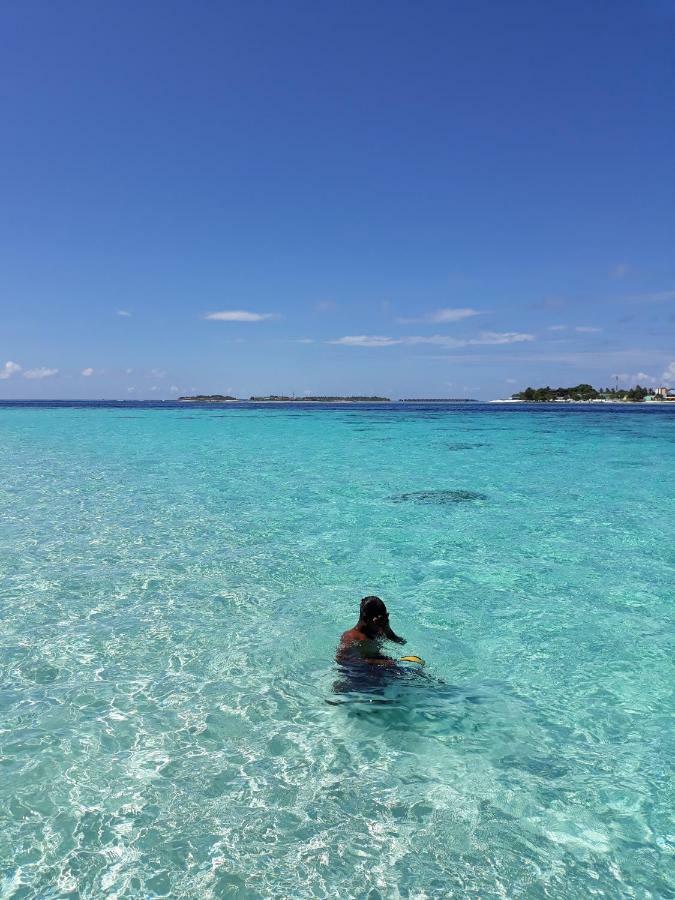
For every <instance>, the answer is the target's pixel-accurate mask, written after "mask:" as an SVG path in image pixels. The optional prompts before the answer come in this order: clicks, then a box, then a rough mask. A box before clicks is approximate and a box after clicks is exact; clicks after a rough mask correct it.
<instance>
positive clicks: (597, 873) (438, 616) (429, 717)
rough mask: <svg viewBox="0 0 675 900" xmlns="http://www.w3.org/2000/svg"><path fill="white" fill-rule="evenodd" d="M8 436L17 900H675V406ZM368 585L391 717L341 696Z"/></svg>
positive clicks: (11, 850) (266, 411)
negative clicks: (448, 496)
mask: <svg viewBox="0 0 675 900" xmlns="http://www.w3.org/2000/svg"><path fill="white" fill-rule="evenodd" d="M0 429H1V434H2V441H1V442H0V464H1V467H2V472H3V479H2V482H1V483H0V504H1V506H2V520H1V521H2V524H1V526H0V576H1V578H0V606H1V612H2V622H3V628H2V633H1V637H0V712H1V718H0V766H1V773H2V776H1V777H0V861H1V863H2V868H1V870H0V879H1V880H0V896H2V897H16V898H18V897H35V898H37V897H40V898H42V897H101V896H110V897H115V896H119V897H159V896H171V897H242V898H243V897H246V898H248V897H328V896H331V897H335V896H340V897H370V898H373V900H374V898H377V897H382V898H384V897H416V898H424V897H430V898H431V897H448V896H457V897H463V896H471V897H483V898H485V897H514V896H528V897H555V898H561V897H563V898H564V897H569V898H578V897H582V896H590V895H594V896H604V897H624V896H625V897H674V896H675V877H674V874H673V873H674V870H673V866H672V853H673V845H674V842H675V837H674V831H675V829H674V828H673V820H672V810H673V807H674V799H675V798H674V796H673V790H672V760H673V759H674V758H675V740H674V737H673V724H672V723H673V712H674V706H673V684H674V683H675V677H674V676H675V672H674V667H673V650H674V647H673V643H674V641H673V634H674V633H675V629H673V619H672V603H673V595H674V593H675V590H674V589H675V565H674V563H675V542H674V541H673V540H672V534H673V524H674V510H675V502H674V501H675V481H674V480H673V478H672V462H673V451H674V449H675V448H674V442H675V410H672V409H663V408H659V409H656V410H655V409H648V408H645V407H641V406H640V407H565V408H562V409H559V408H554V407H550V406H544V407H536V408H529V407H524V406H521V407H495V406H492V407H487V406H481V405H476V406H473V405H472V406H469V405H462V406H458V407H422V406H421V407H405V408H403V407H396V406H384V407H374V408H371V407H346V408H345V407H337V408H329V409H324V408H313V407H311V408H304V407H303V408H297V407H295V408H290V409H289V408H287V407H273V408H270V407H262V408H256V407H251V406H248V405H244V406H242V407H232V406H229V407H225V408H222V407H218V408H214V407H204V408H201V407H200V408H195V407H190V408H187V407H184V406H179V405H178V404H166V403H165V404H157V405H156V406H152V405H140V404H128V403H127V404H119V405H117V406H112V405H108V406H106V405H98V406H97V405H95V404H89V405H87V404H81V405H74V406H68V405H61V406H55V407H52V408H49V407H48V406H47V407H44V406H39V405H37V406H36V405H30V404H28V405H5V406H3V407H0ZM479 443H485V444H486V445H487V446H484V447H480V446H465V445H477V444H479ZM460 444H461V445H462V447H463V449H462V450H461V452H460V451H458V452H452V453H449V452H448V446H449V445H460ZM435 491H459V492H472V493H476V494H480V495H484V496H485V499H481V500H478V501H476V500H473V501H470V502H441V503H433V502H414V501H413V502H405V501H402V500H399V502H392V498H394V497H398V498H401V497H402V496H404V495H415V494H417V495H418V496H420V495H424V494H427V493H431V492H435ZM370 593H376V594H378V595H380V596H382V597H383V599H385V601H386V602H387V603H388V605H389V607H390V610H391V615H392V624H393V627H394V629H395V630H396V631H397V632H399V633H401V634H403V635H404V636H405V637H407V639H408V644H407V646H406V647H405V650H404V651H402V652H409V653H417V654H419V655H420V656H423V657H424V658H425V659H426V660H427V666H426V668H425V669H424V677H421V676H420V677H414V676H413V675H412V674H411V675H409V676H406V677H405V678H400V679H392V680H391V683H386V684H384V685H383V686H382V688H381V691H380V690H379V688H378V696H377V699H379V700H383V701H385V702H370V701H371V700H372V699H373V697H369V696H368V692H367V691H361V692H360V691H355V692H352V693H349V692H341V691H340V690H338V691H337V692H336V690H335V685H336V680H339V677H340V676H339V673H338V672H337V671H336V668H335V666H334V664H333V654H334V650H335V645H336V642H337V640H338V638H339V635H340V633H341V631H342V630H344V629H345V628H346V627H349V626H351V625H352V624H353V623H354V620H355V618H356V615H355V613H356V610H357V607H358V600H359V599H360V597H361V596H363V595H364V594H370ZM396 650H397V648H395V647H392V651H393V652H395V651H396ZM399 652H401V651H399ZM330 699H332V700H334V701H338V702H337V703H326V700H330Z"/></svg>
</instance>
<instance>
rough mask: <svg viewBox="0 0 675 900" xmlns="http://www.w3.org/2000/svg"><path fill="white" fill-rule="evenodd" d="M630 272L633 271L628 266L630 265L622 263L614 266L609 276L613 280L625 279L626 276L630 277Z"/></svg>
mask: <svg viewBox="0 0 675 900" xmlns="http://www.w3.org/2000/svg"><path fill="white" fill-rule="evenodd" d="M630 270H631V269H630V266H629V265H628V263H625V262H622V263H619V264H618V265H616V266H614V267H613V268H612V269H611V270H610V273H609V274H610V276H611V277H612V278H625V277H626V275H628V273H629V272H630Z"/></svg>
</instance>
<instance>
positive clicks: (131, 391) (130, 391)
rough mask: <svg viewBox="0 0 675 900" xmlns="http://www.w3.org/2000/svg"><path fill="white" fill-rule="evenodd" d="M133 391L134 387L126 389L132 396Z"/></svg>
mask: <svg viewBox="0 0 675 900" xmlns="http://www.w3.org/2000/svg"><path fill="white" fill-rule="evenodd" d="M135 390H136V388H135V387H128V388H127V391H128V392H129V393H130V394H133V393H134V391H135Z"/></svg>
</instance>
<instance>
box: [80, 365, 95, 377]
mask: <svg viewBox="0 0 675 900" xmlns="http://www.w3.org/2000/svg"><path fill="white" fill-rule="evenodd" d="M81 374H82V375H84V377H85V378H89V377H91V376H92V375H93V374H94V370H93V369H92V368H91V366H88V367H87V368H86V369H82V373H81Z"/></svg>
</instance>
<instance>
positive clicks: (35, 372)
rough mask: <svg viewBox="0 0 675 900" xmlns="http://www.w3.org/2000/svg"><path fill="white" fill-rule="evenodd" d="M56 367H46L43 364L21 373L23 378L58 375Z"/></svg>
mask: <svg viewBox="0 0 675 900" xmlns="http://www.w3.org/2000/svg"><path fill="white" fill-rule="evenodd" d="M58 374H59V370H58V369H47V368H45V366H40V367H39V368H38V369H28V370H27V371H26V372H24V373H23V377H24V378H51V377H52V376H53V375H58Z"/></svg>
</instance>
